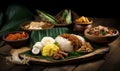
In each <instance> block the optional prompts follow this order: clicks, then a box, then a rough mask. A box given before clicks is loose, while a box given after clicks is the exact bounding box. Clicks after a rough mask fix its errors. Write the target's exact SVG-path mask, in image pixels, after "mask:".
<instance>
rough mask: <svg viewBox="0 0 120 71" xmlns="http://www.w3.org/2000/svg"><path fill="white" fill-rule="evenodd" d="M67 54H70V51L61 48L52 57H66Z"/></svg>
mask: <svg viewBox="0 0 120 71" xmlns="http://www.w3.org/2000/svg"><path fill="white" fill-rule="evenodd" d="M67 56H68V53H66V52H64V51H61V50H59V51H57V52H56V53H54V54H53V56H52V57H53V58H54V59H64V57H67Z"/></svg>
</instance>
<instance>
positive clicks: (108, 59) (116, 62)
mask: <svg viewBox="0 0 120 71" xmlns="http://www.w3.org/2000/svg"><path fill="white" fill-rule="evenodd" d="M92 19H93V20H94V25H99V24H101V25H107V26H110V27H115V28H117V29H118V30H119V31H120V22H119V19H112V18H92ZM109 47H110V52H109V53H107V54H106V55H105V56H103V57H101V58H99V59H96V60H91V61H87V62H83V63H77V64H71V65H60V66H45V65H39V64H36V65H35V64H32V65H15V64H11V63H9V62H7V61H5V60H4V58H3V57H4V56H7V55H9V54H10V53H9V52H10V50H11V49H12V47H10V46H9V45H6V44H4V45H3V43H2V42H1V44H0V71H120V36H119V37H118V38H117V39H116V40H115V41H114V42H112V43H110V44H109Z"/></svg>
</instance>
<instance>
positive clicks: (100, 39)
mask: <svg viewBox="0 0 120 71" xmlns="http://www.w3.org/2000/svg"><path fill="white" fill-rule="evenodd" d="M111 29H113V30H114V32H115V33H114V34H113V35H110V36H96V35H91V34H89V33H88V32H89V29H86V30H85V32H84V35H85V37H86V38H87V39H88V40H89V41H91V42H94V43H97V44H109V43H111V42H113V41H114V40H115V39H116V38H118V36H119V31H118V30H117V29H115V28H111Z"/></svg>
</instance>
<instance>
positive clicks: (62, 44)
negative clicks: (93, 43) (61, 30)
mask: <svg viewBox="0 0 120 71" xmlns="http://www.w3.org/2000/svg"><path fill="white" fill-rule="evenodd" d="M55 41H56V42H58V46H59V48H60V49H61V50H63V51H66V52H72V51H73V46H72V45H71V42H70V41H69V40H68V39H65V38H63V37H61V36H57V37H56V38H55Z"/></svg>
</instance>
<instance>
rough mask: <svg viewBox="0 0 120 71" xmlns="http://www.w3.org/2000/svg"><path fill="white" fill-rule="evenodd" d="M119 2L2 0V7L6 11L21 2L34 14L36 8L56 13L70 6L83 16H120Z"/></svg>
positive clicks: (97, 0) (100, 0) (0, 7)
mask: <svg viewBox="0 0 120 71" xmlns="http://www.w3.org/2000/svg"><path fill="white" fill-rule="evenodd" d="M118 3H119V2H116V1H113V0H112V1H102V0H96V1H91V0H90V1H89V0H2V1H1V2H0V9H2V10H3V11H4V10H5V9H6V8H7V7H8V6H9V5H11V4H19V5H24V6H26V7H28V8H29V9H30V10H31V11H32V12H33V13H34V14H36V12H35V9H40V10H44V11H46V12H48V13H50V14H56V13H58V12H59V11H61V10H63V9H66V8H68V9H72V10H74V11H75V12H76V13H78V14H79V15H81V16H82V15H84V16H88V17H98V18H99V17H100V18H119V13H120V11H119V9H120V8H119V4H118ZM2 4H3V5H2Z"/></svg>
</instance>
